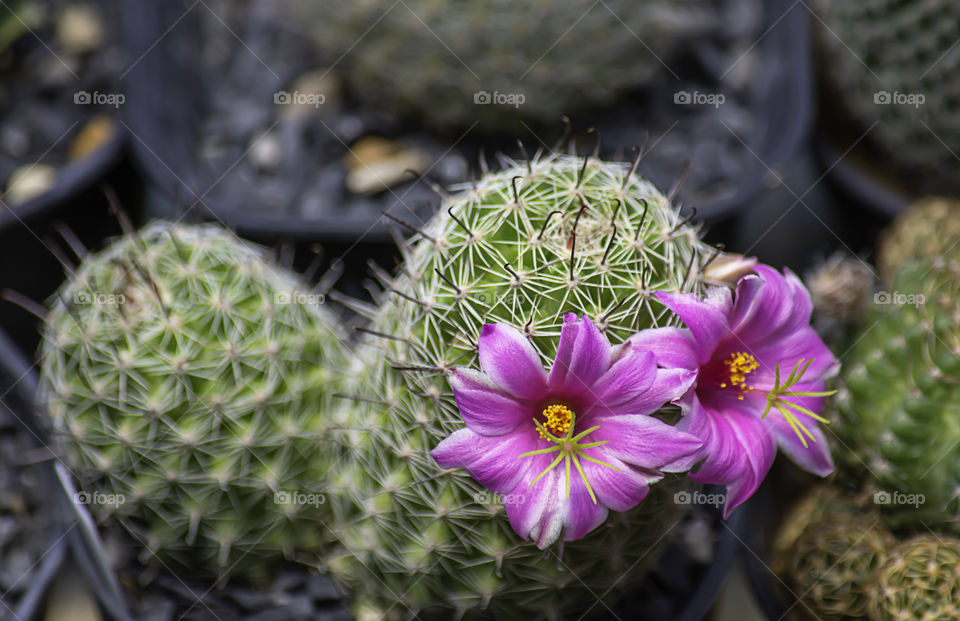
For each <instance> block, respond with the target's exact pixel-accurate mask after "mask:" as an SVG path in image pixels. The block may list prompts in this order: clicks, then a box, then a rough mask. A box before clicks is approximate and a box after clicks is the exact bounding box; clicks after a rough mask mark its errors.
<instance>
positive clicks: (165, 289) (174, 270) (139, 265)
mask: <svg viewBox="0 0 960 621" xmlns="http://www.w3.org/2000/svg"><path fill="white" fill-rule="evenodd" d="M314 297H316V296H314V295H313V294H311V293H310V291H309V289H308V288H307V287H305V286H302V285H300V284H299V283H298V281H297V279H296V278H295V277H294V275H293V274H291V273H288V272H287V271H286V270H284V269H282V268H280V267H276V266H273V265H270V264H269V263H268V262H267V260H266V258H265V256H264V253H263V252H262V250H261V249H259V248H257V247H255V246H252V245H250V244H247V243H244V242H242V241H240V240H238V239H237V238H236V237H235V236H234V235H233V234H232V233H230V232H229V231H226V230H223V229H221V228H218V227H215V226H184V225H177V224H169V223H163V222H155V223H153V224H151V225H149V226H148V227H146V228H145V229H144V230H142V231H140V232H137V233H131V234H127V235H125V236H123V237H121V238H120V239H118V240H116V241H115V242H113V243H112V244H111V245H110V246H109V247H108V248H106V249H105V250H103V251H101V252H98V253H96V254H93V255H89V256H87V257H86V258H85V259H84V261H83V263H82V265H81V266H80V267H79V268H78V269H77V270H76V272H75V273H73V274H72V276H71V278H70V279H69V281H67V282H66V283H65V284H64V285H63V286H62V287H61V289H60V291H59V292H58V293H57V294H56V295H55V297H54V298H53V299H52V309H51V311H50V313H49V315H48V316H47V319H46V326H45V331H44V338H43V344H42V351H41V359H42V378H41V379H42V399H43V401H44V402H45V405H46V407H47V409H48V411H49V414H50V416H51V419H52V423H53V427H54V430H55V431H56V432H57V434H58V435H59V438H60V439H61V440H62V444H63V448H64V451H65V457H66V461H67V463H68V465H69V466H70V467H71V468H72V469H73V471H74V473H75V474H76V475H77V476H79V478H80V480H81V483H82V487H83V489H84V492H83V493H82V497H81V498H79V500H80V501H81V502H87V503H88V504H89V505H90V507H89V508H90V509H91V510H92V511H93V512H94V513H95V514H96V515H97V516H98V517H100V518H104V519H105V518H113V519H116V520H118V521H119V522H120V523H122V524H123V526H125V527H126V528H127V530H128V531H129V532H130V533H131V535H132V536H133V539H134V540H135V542H136V543H137V544H138V545H140V546H142V547H143V548H144V552H145V558H147V557H153V556H156V557H159V558H160V559H161V560H162V561H163V562H165V563H166V562H168V561H169V560H171V559H172V560H174V561H177V562H179V563H180V564H181V565H182V566H186V567H190V568H192V569H199V570H205V571H207V572H210V573H215V574H219V575H226V574H232V575H238V574H248V575H253V574H257V573H263V572H265V571H266V568H265V567H264V565H263V563H264V561H265V560H268V559H270V558H271V557H275V556H278V555H279V554H281V553H283V554H285V555H287V556H294V555H295V554H296V553H297V552H303V551H309V552H310V553H315V551H316V548H317V546H318V545H319V538H320V535H321V531H322V529H321V528H318V526H317V520H318V516H320V515H322V513H321V512H320V509H321V508H322V505H323V502H324V501H325V498H324V496H323V495H322V494H323V492H324V490H323V488H322V487H321V478H322V477H323V476H325V475H326V473H327V467H328V465H329V464H328V462H326V461H325V460H324V459H323V458H322V456H321V455H319V454H318V449H317V446H318V440H320V439H321V438H323V437H324V436H325V434H327V433H328V431H327V427H328V425H329V420H328V418H327V415H328V410H329V407H328V399H330V398H332V397H331V396H330V395H332V393H333V392H335V389H334V385H335V384H336V383H337V382H338V381H339V378H338V375H337V374H338V373H340V372H342V369H343V368H344V365H343V363H342V360H341V358H342V347H341V338H342V334H341V330H340V328H339V327H338V324H337V322H336V319H335V317H334V316H333V315H332V314H331V313H330V311H328V310H326V309H325V308H324V307H322V306H319V305H318V304H317V300H316V299H313V298H314Z"/></svg>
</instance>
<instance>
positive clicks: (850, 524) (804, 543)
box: [774, 486, 894, 621]
mask: <svg viewBox="0 0 960 621" xmlns="http://www.w3.org/2000/svg"><path fill="white" fill-rule="evenodd" d="M783 523H784V527H783V528H782V529H781V532H780V534H779V535H778V540H777V543H776V545H775V557H774V566H775V570H776V571H777V573H778V574H780V575H783V576H785V577H786V580H787V583H788V585H789V588H790V591H791V593H793V594H796V596H799V598H800V602H801V603H800V604H799V605H798V606H797V607H798V608H799V609H801V610H802V612H806V613H809V614H808V615H806V616H809V618H811V619H822V620H823V621H843V620H844V619H854V618H862V617H863V616H864V615H865V614H866V608H867V601H868V594H869V592H870V588H871V585H872V580H873V576H874V574H875V573H876V571H877V569H878V568H879V567H880V566H881V565H882V564H883V563H884V561H885V560H886V557H887V551H888V550H889V548H890V547H892V545H893V543H894V539H893V536H892V535H891V534H890V533H889V532H888V531H887V530H886V528H885V527H884V526H883V525H882V524H881V523H879V520H878V519H877V517H876V516H875V515H873V514H871V513H869V512H867V511H864V510H862V509H859V508H857V507H856V506H854V505H853V504H851V502H850V500H849V498H844V497H841V496H840V492H839V491H838V490H836V489H835V488H832V487H827V486H818V487H816V488H814V490H813V491H812V492H811V493H810V494H809V495H808V496H807V497H806V498H805V499H804V500H803V501H802V502H801V504H800V505H798V507H797V508H795V509H794V510H793V511H792V512H791V513H790V515H789V516H788V517H787V518H786V519H785V520H784V522H783Z"/></svg>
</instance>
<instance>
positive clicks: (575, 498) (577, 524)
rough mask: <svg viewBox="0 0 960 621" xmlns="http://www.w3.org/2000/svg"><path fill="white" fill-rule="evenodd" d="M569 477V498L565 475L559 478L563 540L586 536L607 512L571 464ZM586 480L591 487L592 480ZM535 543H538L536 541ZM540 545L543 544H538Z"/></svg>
mask: <svg viewBox="0 0 960 621" xmlns="http://www.w3.org/2000/svg"><path fill="white" fill-rule="evenodd" d="M580 463H581V467H583V464H584V463H590V462H585V460H581V461H580ZM602 467H603V466H601V468H602ZM585 474H586V473H585ZM614 474H616V473H614ZM587 476H589V475H587ZM570 479H571V488H570V498H567V497H566V492H567V488H566V477H565V476H564V477H563V478H561V479H560V493H561V495H562V500H561V505H560V510H561V512H562V514H563V540H564V541H574V540H577V539H582V538H583V537H586V536H587V535H588V534H589V533H590V532H591V531H592V530H593V529H594V528H596V527H597V526H600V525H601V524H603V522H604V520H606V519H607V514H608V510H607V507H606V506H605V505H604V504H603V503H602V502H593V498H591V497H590V493H589V492H588V491H587V487H586V486H585V485H584V484H583V479H581V478H580V473H579V472H577V469H576V467H575V466H573V465H572V464H571V466H570ZM587 480H588V481H590V486H591V488H592V487H593V481H592V480H590V479H587ZM598 500H599V499H598ZM537 545H540V543H539V542H537ZM540 547H541V548H542V547H543V546H542V545H540Z"/></svg>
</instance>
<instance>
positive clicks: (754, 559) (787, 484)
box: [740, 457, 817, 621]
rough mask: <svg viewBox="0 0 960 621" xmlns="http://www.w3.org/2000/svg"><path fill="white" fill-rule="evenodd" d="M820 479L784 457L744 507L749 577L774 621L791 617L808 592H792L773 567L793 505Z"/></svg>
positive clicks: (763, 608) (744, 555) (743, 551)
mask: <svg viewBox="0 0 960 621" xmlns="http://www.w3.org/2000/svg"><path fill="white" fill-rule="evenodd" d="M816 481H817V478H816V477H814V476H813V475H810V474H807V473H805V472H802V471H801V470H799V469H798V468H796V467H795V466H793V464H790V463H787V462H786V461H785V460H784V459H783V458H782V457H781V458H780V459H778V460H777V463H775V464H774V467H773V469H772V470H771V471H770V474H768V475H767V479H766V481H765V483H764V484H763V485H761V487H760V489H759V490H758V491H757V493H756V494H755V495H754V496H753V498H751V499H750V500H749V501H748V502H747V503H746V504H745V505H744V506H743V507H742V509H743V510H744V535H743V542H742V543H743V546H742V548H741V551H740V555H741V558H742V559H743V564H744V567H745V569H746V573H747V579H748V582H749V583H750V586H751V587H752V590H753V595H754V597H755V599H756V602H757V604H758V605H759V607H760V609H761V611H762V612H763V613H764V614H765V615H766V617H767V618H768V619H770V620H771V621H783V620H784V619H789V618H792V617H788V616H787V615H788V613H790V612H791V610H793V611H795V610H796V608H797V607H802V606H803V604H801V603H799V602H798V598H799V597H800V596H802V595H804V594H802V593H791V592H790V591H789V589H788V588H787V586H786V584H785V583H784V581H783V579H782V578H780V577H779V576H777V575H776V574H775V573H774V572H773V570H772V569H771V566H772V564H773V562H772V551H773V542H774V539H775V538H776V536H777V532H778V529H779V528H780V526H781V525H782V524H783V520H784V519H785V518H786V517H787V516H788V514H789V512H790V510H791V508H792V506H793V504H794V503H795V502H797V501H798V500H801V499H802V498H803V497H804V495H805V493H806V492H807V491H808V490H809V489H810V487H811V486H812V485H814V484H816Z"/></svg>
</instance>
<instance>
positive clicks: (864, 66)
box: [816, 0, 960, 194]
mask: <svg viewBox="0 0 960 621" xmlns="http://www.w3.org/2000/svg"><path fill="white" fill-rule="evenodd" d="M816 4H817V6H818V13H819V18H820V21H821V22H822V27H821V28H820V33H819V34H820V40H821V44H822V56H823V59H824V62H823V68H824V72H825V74H826V78H827V80H828V82H829V83H830V84H831V86H832V87H833V89H832V92H833V93H835V94H836V96H837V97H839V98H841V102H840V103H841V104H842V105H843V107H845V108H846V109H847V111H848V112H849V113H850V114H852V115H853V116H854V117H855V118H857V119H858V120H859V121H860V125H861V131H863V132H866V131H868V129H869V135H868V136H867V140H868V141H875V142H876V143H877V144H878V145H879V146H880V147H882V150H883V156H884V157H885V158H889V160H890V161H892V162H893V163H895V164H898V165H899V166H900V167H901V168H902V169H903V170H904V171H905V172H906V173H907V174H905V175H904V178H905V179H907V180H909V181H911V182H912V183H913V184H914V186H915V188H916V189H918V190H919V191H922V192H943V193H947V194H955V193H956V192H957V190H958V188H960V179H958V177H957V175H956V174H954V171H955V169H956V155H955V154H956V153H960V90H958V87H957V81H956V79H955V76H956V75H957V71H960V53H957V50H956V49H955V47H954V44H955V43H956V40H957V37H958V35H960V30H958V27H957V24H958V23H960V2H956V1H954V0H948V1H946V2H927V1H925V0H860V1H858V2H850V1H849V0H818V2H817V3H816ZM921 98H922V99H921Z"/></svg>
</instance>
